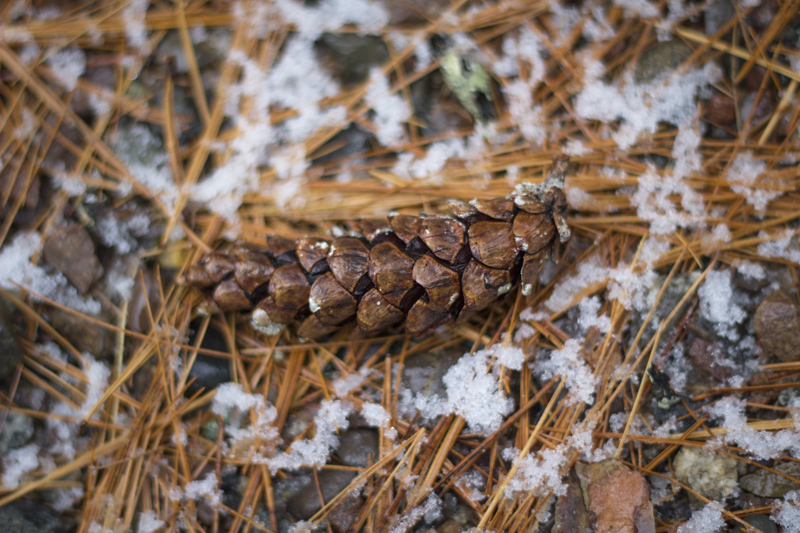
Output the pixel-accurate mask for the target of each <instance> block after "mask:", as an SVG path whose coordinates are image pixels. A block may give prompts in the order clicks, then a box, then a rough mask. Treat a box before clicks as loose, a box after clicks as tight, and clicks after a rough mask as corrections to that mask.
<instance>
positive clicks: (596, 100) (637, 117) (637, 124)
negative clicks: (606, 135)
mask: <svg viewBox="0 0 800 533" xmlns="http://www.w3.org/2000/svg"><path fill="white" fill-rule="evenodd" d="M719 76H720V71H719V68H718V67H716V66H714V65H713V64H712V63H709V64H707V65H706V66H704V67H703V68H700V69H696V70H693V71H691V72H689V73H687V74H685V75H678V74H674V75H672V76H669V77H667V78H665V79H662V78H659V79H657V80H655V81H654V82H652V83H649V84H646V85H638V84H636V83H634V82H633V75H632V74H630V73H629V74H628V75H626V76H625V77H624V79H622V80H618V81H616V82H615V83H614V84H612V85H609V84H606V83H604V82H603V81H602V80H601V79H599V78H598V79H595V80H590V81H588V82H587V83H586V85H585V86H584V88H583V90H582V91H581V92H580V94H578V97H577V100H576V102H575V111H576V112H577V114H578V115H579V116H580V117H582V118H585V119H589V120H599V121H601V122H605V123H612V122H614V121H616V120H621V124H620V126H619V128H618V130H617V131H616V132H614V133H613V134H612V138H613V139H614V141H615V142H616V143H617V145H618V146H619V147H620V148H621V149H623V150H624V149H627V148H629V147H630V146H631V145H633V143H634V142H635V141H636V139H637V138H638V137H639V136H640V135H642V134H646V133H647V134H649V133H654V132H655V131H656V128H657V127H658V124H659V122H662V121H663V122H670V123H672V124H675V125H678V126H680V125H683V124H689V123H691V121H692V120H693V119H694V118H695V117H696V115H697V109H696V106H695V94H696V92H697V90H698V88H700V87H703V86H705V85H707V84H710V83H714V82H715V81H716V80H717V79H718V78H719ZM623 82H624V83H623Z"/></svg>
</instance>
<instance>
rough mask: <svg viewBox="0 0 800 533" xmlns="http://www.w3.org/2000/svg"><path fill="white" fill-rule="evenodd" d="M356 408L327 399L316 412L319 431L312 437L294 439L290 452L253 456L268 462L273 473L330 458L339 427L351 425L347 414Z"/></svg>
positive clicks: (315, 417) (337, 443) (322, 463)
mask: <svg viewBox="0 0 800 533" xmlns="http://www.w3.org/2000/svg"><path fill="white" fill-rule="evenodd" d="M352 410H353V408H352V406H351V405H350V404H348V403H345V402H342V401H339V400H335V401H328V400H325V401H323V402H322V404H320V407H319V411H318V412H317V414H316V416H314V425H315V427H316V433H315V434H314V437H313V438H311V439H303V440H299V441H296V442H293V443H292V446H291V449H290V450H289V451H288V452H281V453H278V454H276V455H275V456H274V457H272V458H261V457H256V458H254V460H255V461H258V462H263V463H266V464H267V466H268V467H269V469H270V472H272V473H273V474H274V473H275V472H277V471H278V470H297V469H298V468H300V467H303V466H321V465H324V464H325V462H326V461H327V460H328V456H329V455H330V453H331V451H332V450H333V449H334V448H336V446H338V445H339V437H338V436H337V434H336V432H337V431H340V430H341V431H343V430H346V429H347V428H348V426H349V422H348V420H347V417H348V415H349V414H350V413H351V412H352Z"/></svg>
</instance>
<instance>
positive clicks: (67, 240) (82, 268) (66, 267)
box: [42, 226, 103, 294]
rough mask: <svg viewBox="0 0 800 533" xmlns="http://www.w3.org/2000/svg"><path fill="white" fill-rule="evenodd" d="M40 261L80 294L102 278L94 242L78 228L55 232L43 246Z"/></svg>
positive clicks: (62, 229)
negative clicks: (63, 276)
mask: <svg viewBox="0 0 800 533" xmlns="http://www.w3.org/2000/svg"><path fill="white" fill-rule="evenodd" d="M42 251H43V253H44V259H45V261H47V262H48V263H49V264H50V265H51V266H53V267H55V268H56V269H58V270H60V271H61V273H62V274H64V275H65V276H66V277H67V279H68V280H69V282H70V283H72V284H73V285H74V286H75V288H76V289H78V291H79V292H80V293H81V294H86V291H88V290H89V287H91V286H92V284H93V283H94V282H95V281H97V280H98V279H100V277H102V275H103V266H102V265H101V264H100V260H99V259H97V255H95V251H94V242H93V241H92V238H91V236H89V232H88V231H86V230H85V229H84V228H83V227H82V226H66V227H63V228H57V229H56V230H55V231H54V232H53V233H51V234H50V235H49V236H48V237H47V240H45V242H44V249H43V250H42Z"/></svg>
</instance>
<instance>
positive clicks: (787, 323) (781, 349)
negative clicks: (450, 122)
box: [753, 290, 800, 361]
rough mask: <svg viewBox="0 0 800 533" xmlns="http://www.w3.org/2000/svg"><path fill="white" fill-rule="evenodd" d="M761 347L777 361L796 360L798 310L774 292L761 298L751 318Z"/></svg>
mask: <svg viewBox="0 0 800 533" xmlns="http://www.w3.org/2000/svg"><path fill="white" fill-rule="evenodd" d="M753 325H754V326H755V330H756V335H758V340H759V342H761V346H763V347H764V349H765V350H767V351H768V352H770V353H772V354H775V356H776V357H778V358H779V359H780V360H781V361H798V360H800V307H799V306H798V305H797V302H796V301H795V300H794V299H793V298H791V297H790V296H789V295H788V294H786V293H785V292H783V291H781V290H778V291H775V292H773V293H772V294H770V295H769V296H767V297H766V298H764V300H762V302H761V303H760V304H759V305H758V308H757V309H756V314H755V318H754V319H753Z"/></svg>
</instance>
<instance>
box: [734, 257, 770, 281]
mask: <svg viewBox="0 0 800 533" xmlns="http://www.w3.org/2000/svg"><path fill="white" fill-rule="evenodd" d="M736 271H737V272H739V274H741V275H743V276H746V277H748V278H752V279H755V280H763V279H765V278H766V277H767V271H766V270H765V269H764V267H763V266H762V265H761V264H759V263H752V262H750V261H742V262H740V263H738V264H737V265H736Z"/></svg>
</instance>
